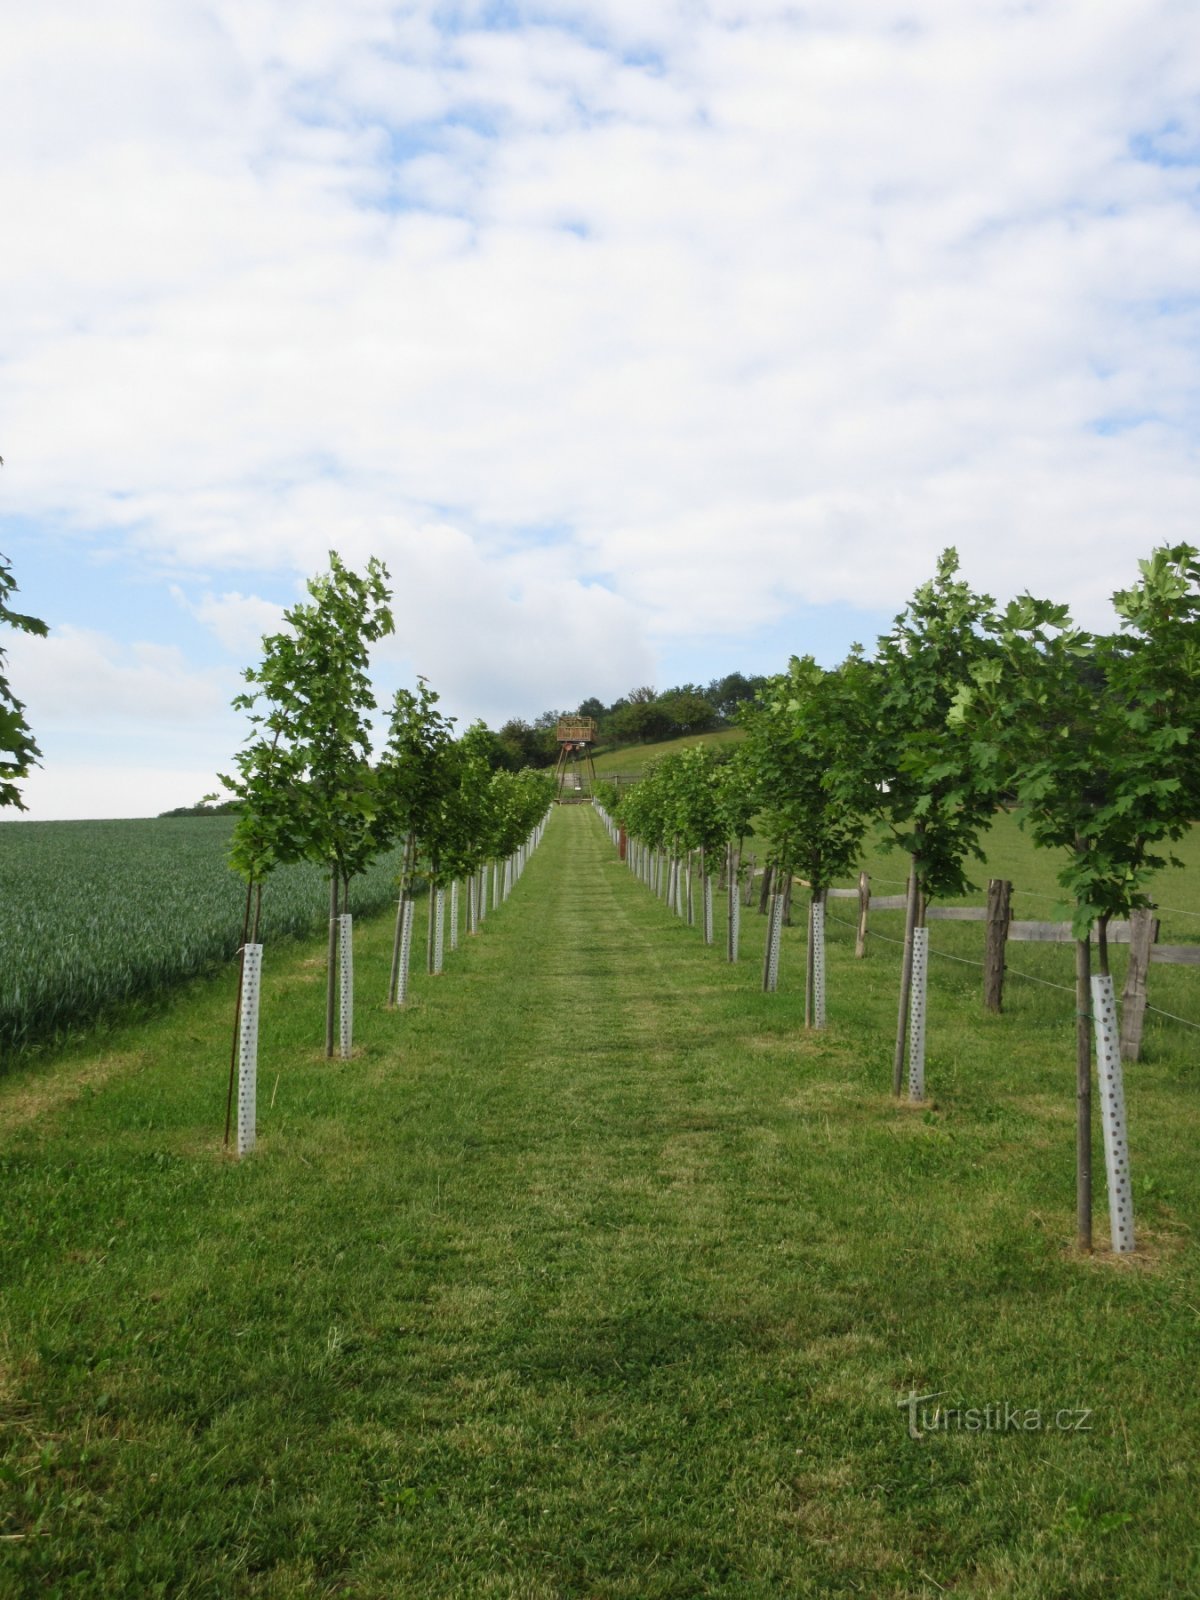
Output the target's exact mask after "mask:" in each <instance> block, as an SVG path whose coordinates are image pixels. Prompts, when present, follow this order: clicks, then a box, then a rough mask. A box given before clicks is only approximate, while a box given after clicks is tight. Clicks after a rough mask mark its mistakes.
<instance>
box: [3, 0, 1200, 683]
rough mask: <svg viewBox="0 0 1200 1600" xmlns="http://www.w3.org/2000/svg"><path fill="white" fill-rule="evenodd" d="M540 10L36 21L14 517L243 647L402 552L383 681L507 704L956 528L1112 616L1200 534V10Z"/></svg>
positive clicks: (1160, 0) (7, 289) (811, 589)
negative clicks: (401, 672)
mask: <svg viewBox="0 0 1200 1600" xmlns="http://www.w3.org/2000/svg"><path fill="white" fill-rule="evenodd" d="M516 10H517V12H518V13H519V18H520V20H519V22H518V23H517V24H516V25H514V26H511V27H507V28H502V29H501V28H489V27H487V26H486V25H485V22H486V17H487V15H488V14H489V13H488V10H487V8H486V7H483V6H481V5H476V4H466V3H463V4H459V5H458V6H456V7H454V8H453V15H454V17H455V19H456V26H455V27H454V28H453V29H451V28H447V27H444V26H443V25H442V24H443V23H444V21H445V19H446V17H447V16H449V15H450V14H451V13H450V12H449V11H448V10H447V8H445V7H441V6H437V5H435V4H433V3H432V0H419V3H416V4H408V5H405V6H403V7H398V6H394V5H392V4H388V3H385V0H355V3H352V4H347V5H343V6H338V7H330V6H328V5H325V4H317V3H315V0H311V3H304V4H290V5H287V6H284V5H283V4H282V0H216V3H213V4H201V3H199V0H196V3H194V4H192V3H185V4H183V5H180V6H175V7H171V8H166V9H164V8H162V7H158V6H154V5H151V4H149V3H145V0H116V3H115V4H114V5H112V6H110V7H108V8H107V10H106V13H105V25H104V27H103V28H100V27H98V26H97V25H96V23H95V21H94V18H93V16H92V13H91V12H90V11H88V10H87V8H85V7H83V6H82V5H81V4H77V5H64V6H60V7H56V8H53V9H52V10H51V11H49V12H47V11H46V10H44V9H43V11H41V12H38V13H37V14H36V15H35V14H34V13H32V12H30V13H29V14H28V15H25V14H23V15H22V16H21V17H19V18H15V19H13V21H12V22H11V23H10V24H9V25H8V26H7V28H6V39H5V53H4V59H3V61H2V62H0V134H2V135H3V138H4V141H5V150H6V159H5V167H4V172H3V174H0V190H2V192H3V198H4V201H5V206H6V214H8V215H12V216H19V217H20V218H21V226H20V227H19V228H17V229H14V230H12V238H11V240H10V241H8V243H7V244H6V250H5V253H4V256H3V258H0V292H2V293H3V295H4V303H5V306H6V313H7V315H6V327H5V330H4V331H3V332H2V333H0V359H3V360H4V362H5V371H6V383H5V393H4V396H3V398H2V399H0V434H2V439H3V443H2V446H0V448H3V452H4V454H5V457H6V459H7V461H8V466H7V467H6V469H5V474H4V482H3V488H4V490H5V493H6V495H7V496H8V499H9V503H10V506H11V507H12V509H13V510H14V511H15V512H16V513H18V514H20V515H22V516H25V517H27V518H33V519H37V518H39V517H46V518H51V517H52V518H54V519H55V522H56V524H57V525H58V526H60V527H61V526H63V525H66V526H67V527H74V528H75V529H76V530H77V531H78V537H80V538H83V539H92V538H94V537H96V536H97V532H99V533H100V534H103V535H104V536H105V537H106V538H107V539H109V540H110V541H118V540H119V541H122V542H124V544H125V545H126V547H127V548H128V549H130V550H133V551H134V552H136V553H139V554H140V556H141V557H142V558H143V559H144V560H145V561H146V562H147V563H152V564H154V566H155V567H156V569H158V568H161V567H163V566H165V567H166V568H167V569H168V571H169V570H170V569H171V568H172V567H173V566H174V567H177V568H178V569H179V575H178V581H179V583H180V584H181V585H182V586H183V588H184V590H185V592H186V593H187V594H188V595H190V596H191V597H192V598H191V601H190V604H191V606H192V608H193V610H194V612H195V615H196V616H197V617H198V618H199V619H200V620H201V621H203V622H204V623H205V624H206V625H207V626H209V627H210V628H211V629H212V630H213V632H214V634H215V635H216V636H217V637H218V638H219V639H220V640H221V642H222V643H224V645H225V646H226V648H227V649H230V650H231V651H233V652H234V653H235V654H245V652H247V651H249V650H252V649H254V648H255V647H256V645H257V636H258V635H259V634H261V632H262V631H263V626H270V625H272V624H271V623H270V621H269V620H267V619H268V618H269V617H270V616H271V614H272V608H273V607H274V606H275V605H276V604H277V603H278V600H279V598H280V597H279V595H278V594H277V593H276V592H275V590H274V588H271V587H269V586H268V585H267V584H266V582H265V580H264V576H263V575H264V574H274V575H276V577H277V578H278V585H279V588H280V589H281V590H282V589H287V590H289V593H288V594H287V596H286V598H289V599H290V598H291V592H290V591H291V590H293V589H294V587H295V584H296V580H297V578H298V576H299V575H301V574H304V573H307V572H312V571H314V570H316V569H318V568H319V567H321V566H322V565H323V564H324V560H325V554H326V551H327V550H328V549H329V548H330V547H331V546H335V547H336V548H338V549H339V550H341V551H342V553H343V555H345V556H346V558H347V559H348V560H357V561H361V560H362V559H365V556H366V555H367V554H369V553H372V552H377V553H379V554H381V555H383V556H384V557H385V558H386V559H387V560H388V561H389V562H390V564H391V565H392V568H393V573H394V577H395V580H396V586H397V594H398V609H399V610H400V611H401V613H402V614H403V617H404V622H403V627H402V630H401V637H400V639H399V641H398V643H397V646H396V651H397V655H396V661H395V664H396V668H397V670H398V669H399V666H400V664H401V663H402V661H412V662H414V663H421V664H427V665H428V666H429V667H430V668H431V669H433V670H431V674H430V675H431V676H433V677H435V678H436V677H437V676H438V675H439V674H440V677H441V683H442V684H443V686H445V687H446V689H447V694H448V696H449V694H450V693H451V692H452V693H453V695H454V696H455V697H456V700H460V701H461V704H462V705H463V707H464V709H469V708H478V709H479V710H480V711H485V712H487V713H488V714H491V715H499V714H502V713H503V712H505V711H508V710H531V709H537V708H538V707H539V706H540V705H548V704H550V703H552V702H553V701H555V700H556V699H563V700H565V699H569V698H571V697H572V695H573V693H574V690H573V689H572V692H571V695H568V694H567V693H566V690H565V684H566V683H567V682H570V683H571V684H572V685H573V684H575V683H578V684H579V686H580V692H581V693H590V692H597V693H601V694H603V693H605V692H607V691H608V689H610V688H611V690H612V692H613V693H617V692H620V690H621V689H622V688H624V687H627V686H628V684H629V683H631V682H633V681H635V680H637V679H639V678H645V677H650V676H653V675H654V673H653V653H654V650H655V649H656V648H657V647H658V646H659V645H660V644H661V643H662V642H664V641H666V642H668V643H669V642H672V641H680V640H683V639H685V638H686V637H687V636H689V635H690V634H692V633H697V632H703V633H706V634H720V633H723V632H724V633H726V634H727V635H728V636H729V637H730V638H731V639H735V640H736V639H737V638H738V637H739V636H745V635H747V634H748V632H749V631H750V630H751V629H753V628H754V627H755V626H756V625H761V624H763V623H764V622H769V621H772V620H778V619H779V618H780V617H781V616H783V615H785V614H786V613H787V611H788V609H789V608H791V607H793V606H796V605H799V604H804V603H815V604H824V603H831V602H843V603H846V602H849V603H852V604H856V605H859V606H862V607H866V608H868V609H871V608H878V609H881V610H884V611H886V612H890V611H892V610H894V609H896V608H898V607H899V606H900V605H901V604H902V603H903V601H904V599H905V597H906V596H907V594H908V593H909V592H910V591H911V589H912V587H913V585H914V584H915V583H916V582H917V581H919V579H921V578H922V577H924V576H926V575H927V574H928V572H929V570H930V568H931V565H932V561H933V559H934V557H935V556H936V552H937V550H938V549H939V548H940V547H941V546H942V545H944V544H946V543H951V542H953V543H955V544H957V545H958V546H959V547H960V550H961V552H962V554H963V558H964V567H965V568H966V569H967V571H968V575H969V576H971V577H972V578H973V579H974V580H975V581H978V582H980V583H981V584H983V585H985V586H988V587H990V588H992V589H993V591H995V592H997V593H999V594H1002V595H1003V594H1007V593H1011V592H1013V591H1014V590H1018V589H1021V588H1024V587H1027V586H1028V587H1030V588H1033V589H1035V590H1037V589H1044V590H1046V591H1048V592H1052V593H1055V594H1057V595H1060V596H1061V597H1063V598H1066V599H1070V600H1072V601H1073V603H1074V604H1075V605H1076V607H1077V608H1078V609H1079V610H1080V611H1081V613H1083V614H1085V615H1086V616H1088V617H1089V618H1090V619H1092V620H1100V615H1101V613H1102V612H1103V597H1104V596H1105V595H1106V594H1107V592H1108V591H1109V590H1111V589H1112V588H1113V587H1115V586H1116V585H1117V584H1118V583H1123V582H1125V581H1127V580H1128V577H1129V574H1130V571H1131V570H1132V568H1133V563H1134V561H1135V559H1136V557H1137V556H1138V555H1140V554H1143V553H1144V552H1145V550H1146V549H1148V548H1149V547H1150V545H1152V544H1153V543H1155V542H1158V541H1161V540H1163V539H1179V538H1192V537H1194V532H1195V527H1196V524H1197V514H1198V512H1200V483H1198V481H1197V479H1196V477H1195V473H1194V451H1195V444H1196V432H1197V423H1198V421H1200V417H1198V407H1197V392H1198V385H1197V370H1196V355H1197V347H1198V343H1200V318H1198V316H1197V310H1196V298H1195V287H1194V286H1195V284H1196V283H1197V282H1198V281H1200V218H1198V215H1197V200H1196V190H1195V176H1196V171H1195V164H1196V160H1197V139H1196V114H1195V105H1196V101H1197V88H1198V87H1200V45H1198V43H1197V36H1196V34H1195V30H1194V27H1193V18H1192V15H1191V9H1190V7H1188V6H1186V5H1183V4H1180V3H1179V0H1133V3H1129V0H1120V3H1118V0H1086V3H1085V0H1030V3H1029V4H1024V5H1021V6H1013V5H1011V4H1010V3H1008V0H981V3H979V4H977V5H972V6H970V7H964V6H962V5H961V4H960V3H958V0H915V3H910V4H905V5H900V4H898V3H893V0H838V3H837V4H834V3H832V0H830V3H828V4H816V5H813V6H808V7H805V8H803V9H800V8H797V7H795V6H793V5H790V4H785V3H783V0H753V3H751V0H708V3H706V4H705V5H702V6H701V5H697V4H694V3H691V0H540V3H538V4H536V5H533V4H531V5H522V6H518V7H517V8H516ZM1156 153H1157V159H1152V157H1154V156H1155V154H1156ZM185 574H186V576H185ZM597 577H599V578H600V579H602V580H603V587H599V586H597V583H596V581H595V580H596V579H597ZM247 590H253V591H254V592H253V593H247V592H246V591H247ZM266 596H270V598H265V597H266ZM198 597H203V598H198ZM552 640H553V643H551V641H552ZM564 641H569V647H568V648H566V649H564V648H563V643H564ZM77 648H79V649H82V645H80V644H79V643H78V642H77ZM89 648H90V649H92V651H93V654H96V652H97V651H98V655H99V666H98V669H97V670H98V672H99V680H98V681H111V682H112V684H113V687H114V692H116V691H117V690H123V688H124V689H128V687H129V685H130V684H131V683H132V682H133V681H134V680H135V679H136V681H137V682H138V683H139V684H141V685H143V686H149V687H148V689H147V704H149V705H153V704H162V705H165V704H167V703H168V702H169V700H170V697H171V692H172V691H173V688H174V687H178V689H179V694H180V703H181V704H182V705H183V706H185V707H186V706H187V705H189V704H192V703H193V702H192V701H191V700H190V699H189V696H190V695H192V694H197V695H200V696H201V698H202V697H203V695H204V694H208V693H215V692H216V691H215V689H210V688H209V687H206V685H207V683H208V680H202V681H200V680H198V681H197V682H191V683H190V687H189V686H188V683H187V682H183V681H182V680H189V682H190V679H189V674H188V672H187V670H186V666H185V665H183V664H181V663H180V662H176V663H175V664H174V665H173V666H172V665H171V664H167V663H163V662H161V661H160V662H147V661H143V660H141V659H140V658H138V657H136V656H126V657H121V656H119V655H114V654H113V652H112V649H111V648H109V647H107V646H105V647H103V648H100V647H98V646H96V645H95V644H94V643H93V645H92V646H90V647H89ZM64 659H65V658H64ZM568 662H569V663H571V668H570V670H569V671H568V670H567V667H566V665H565V664H566V663H568ZM79 665H80V668H81V670H82V666H83V663H82V661H81V662H80V663H79ZM423 669H424V666H423ZM122 674H124V676H123V675H122ZM129 674H133V675H134V677H133V678H131V677H130V676H129ZM138 674H141V676H140V677H139V676H138ZM156 674H157V676H156ZM589 674H594V675H595V676H589ZM602 674H609V675H608V676H605V677H604V678H603V686H601V681H600V679H601V675H602ZM173 675H174V676H173ZM180 675H182V678H181V681H180V684H178V685H176V678H179V677H180ZM190 677H191V678H195V677H196V675H195V674H194V673H193V674H191V675H190ZM156 684H157V685H158V686H159V688H157V689H156V688H155V687H154V685H156ZM164 685H165V687H164ZM556 686H559V688H560V689H561V692H556ZM160 691H161V692H160ZM156 696H158V698H157V699H156ZM516 702H519V703H516ZM196 703H198V702H196Z"/></svg>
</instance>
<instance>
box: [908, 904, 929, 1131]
mask: <svg viewBox="0 0 1200 1600" xmlns="http://www.w3.org/2000/svg"><path fill="white" fill-rule="evenodd" d="M928 973H929V929H928V928H914V929H913V944H912V980H911V982H910V985H909V1005H908V1098H909V1099H910V1100H924V1098H925V992H926V988H927V979H928Z"/></svg>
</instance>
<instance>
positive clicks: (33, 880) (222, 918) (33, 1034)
mask: <svg viewBox="0 0 1200 1600" xmlns="http://www.w3.org/2000/svg"><path fill="white" fill-rule="evenodd" d="M231 827H232V822H231V819H230V818H229V817H170V818H159V819H156V820H144V821H133V822H6V823H5V824H4V826H3V827H2V828H0V1062H3V1061H4V1060H5V1059H7V1058H11V1056H12V1055H13V1053H14V1052H17V1051H20V1050H21V1049H22V1048H25V1047H27V1046H29V1045H30V1044H32V1043H35V1042H37V1041H39V1040H45V1039H47V1038H53V1037H55V1036H59V1035H62V1034H63V1033H64V1032H65V1031H67V1030H69V1029H77V1028H79V1027H81V1026H83V1025H85V1024H87V1023H89V1022H92V1021H93V1020H94V1019H96V1018H97V1017H99V1016H102V1015H105V1014H108V1013H111V1012H112V1011H113V1010H114V1008H119V1007H121V1006H122V1005H127V1004H128V1003H130V1002H132V1001H140V1000H144V999H152V998H156V997H159V996H161V995H162V994H163V993H164V992H165V991H166V990H168V989H169V988H171V987H173V986H174V985H176V984H179V983H181V982H183V981H185V980H187V979H189V978H195V977H199V976H201V975H203V974H205V973H208V972H212V971H213V970H214V969H215V968H216V967H218V966H220V965H221V963H223V962H229V961H231V960H232V958H233V956H234V955H235V953H236V951H237V947H238V941H239V938H240V935H241V926H242V907H243V902H244V899H245V886H244V885H243V883H242V882H241V880H240V879H239V878H238V877H237V876H236V875H235V874H234V873H233V872H231V871H230V870H229V867H228V865H227V862H226V855H227V851H228V845H229V836H230V830H231ZM397 865H398V862H397V859H396V857H395V856H394V855H390V856H388V857H387V858H384V859H381V860H380V861H379V862H377V863H376V864H375V866H374V867H373V868H372V870H371V872H370V873H369V874H368V875H366V876H365V877H363V878H361V879H359V880H358V881H357V883H356V884H355V886H354V903H353V909H354V910H356V911H359V912H361V911H367V910H374V909H376V908H378V907H379V906H381V905H383V904H384V903H385V902H386V901H387V900H388V899H389V897H390V895H391V886H392V881H393V878H394V874H395V871H396V868H397ZM326 882H327V880H325V879H323V877H322V874H321V872H320V871H319V870H318V869H317V868H315V867H306V866H300V867H288V868H282V869H280V870H279V871H278V872H277V873H276V874H275V875H274V876H273V878H272V879H271V881H270V883H269V884H268V886H267V889H266V892H265V895H264V900H263V927H262V936H263V938H264V940H265V941H267V942H270V941H273V940H277V939H280V938H283V937H287V936H294V935H298V934H309V933H311V932H313V930H314V929H316V928H318V927H320V926H321V925H322V924H323V922H324V921H325V919H326V918H327V917H328V914H329V913H328V889H327V887H326Z"/></svg>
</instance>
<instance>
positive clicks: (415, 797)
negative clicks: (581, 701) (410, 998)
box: [376, 678, 456, 1006]
mask: <svg viewBox="0 0 1200 1600" xmlns="http://www.w3.org/2000/svg"><path fill="white" fill-rule="evenodd" d="M437 700H438V697H437V694H436V693H435V692H434V690H432V689H431V688H430V687H429V684H428V682H427V680H426V679H424V678H418V679H417V688H416V691H415V692H413V691H412V690H409V689H397V691H396V694H395V697H394V699H393V701H392V714H391V721H390V724H389V728H388V740H387V745H386V747H385V749H384V753H383V756H382V758H381V760H380V762H379V766H378V768H377V769H376V779H377V787H378V794H379V802H380V820H381V822H382V828H383V832H384V833H385V834H386V835H387V836H388V837H391V838H401V837H402V838H403V839H404V841H405V845H404V862H403V865H402V867H401V872H400V883H399V888H400V898H399V902H398V904H397V908H396V929H395V937H394V939H393V943H392V968H391V975H390V978H389V981H388V1001H387V1003H388V1005H389V1006H392V1005H395V1004H397V1003H398V1001H401V1000H402V999H403V989H405V988H406V987H407V978H408V971H407V966H403V968H402V961H401V955H402V946H403V945H404V940H405V937H406V934H407V936H408V937H409V938H410V939H411V931H412V917H413V904H414V889H415V886H416V876H417V861H418V850H419V849H421V848H423V847H424V848H426V849H427V848H428V846H427V841H428V840H429V838H430V836H431V835H432V834H433V833H434V832H435V830H436V822H435V819H436V818H438V817H440V815H441V812H442V810H443V808H444V807H445V805H446V804H447V803H448V797H449V795H450V793H451V792H452V790H453V787H454V784H455V782H456V771H455V767H456V758H455V744H454V719H453V718H452V717H446V716H443V715H442V713H441V712H440V711H438V710H437V709H436V707H437ZM405 948H407V947H405Z"/></svg>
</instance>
